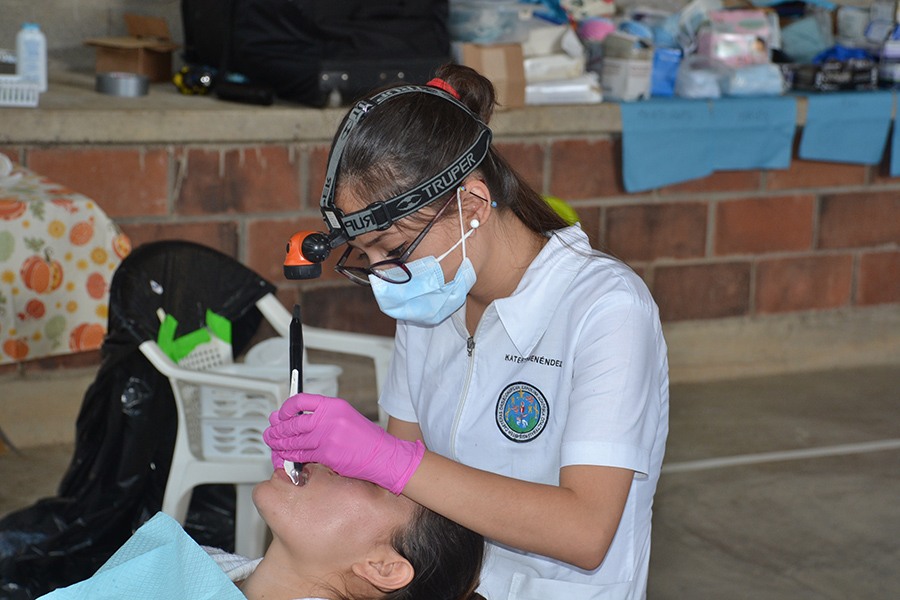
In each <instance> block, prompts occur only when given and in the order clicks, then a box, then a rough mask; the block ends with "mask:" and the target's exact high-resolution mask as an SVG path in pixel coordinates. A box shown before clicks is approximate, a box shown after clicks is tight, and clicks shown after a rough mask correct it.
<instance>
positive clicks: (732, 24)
mask: <svg viewBox="0 0 900 600" xmlns="http://www.w3.org/2000/svg"><path fill="white" fill-rule="evenodd" d="M708 17H709V23H708V24H705V25H703V26H702V27H701V29H700V31H699V33H698V34H697V54H700V55H702V56H709V57H711V58H715V59H718V60H720V61H722V62H723V63H725V64H727V65H729V66H732V67H742V66H746V65H755V64H763V63H767V62H770V60H769V34H770V31H769V21H768V19H767V18H766V15H765V13H764V12H763V11H761V10H718V11H712V12H710V13H709V15H708Z"/></svg>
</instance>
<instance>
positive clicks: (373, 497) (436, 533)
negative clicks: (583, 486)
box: [43, 464, 484, 600]
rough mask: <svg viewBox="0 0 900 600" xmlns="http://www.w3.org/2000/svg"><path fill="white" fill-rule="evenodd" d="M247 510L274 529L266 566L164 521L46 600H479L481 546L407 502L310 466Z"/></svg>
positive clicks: (258, 492)
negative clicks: (124, 599)
mask: <svg viewBox="0 0 900 600" xmlns="http://www.w3.org/2000/svg"><path fill="white" fill-rule="evenodd" d="M253 502H254V504H256V507H257V509H258V510H259V513H260V515H262V517H263V519H264V520H265V521H266V523H267V524H268V526H269V528H270V530H271V531H272V543H271V544H270V545H269V547H268V549H267V550H266V554H265V556H264V557H263V558H262V559H256V560H251V559H248V558H245V557H242V556H237V555H233V554H228V553H225V552H223V551H220V550H213V549H209V548H205V549H201V548H200V547H199V546H197V544H196V543H194V542H193V540H191V539H190V538H189V537H188V536H187V534H185V533H184V531H183V530H182V529H181V528H180V526H178V524H177V523H175V522H174V521H173V520H172V519H170V518H169V517H167V516H165V515H163V514H161V513H160V514H158V515H156V516H155V517H154V518H153V519H151V520H150V521H148V522H147V523H145V525H144V526H142V527H141V528H140V529H138V531H137V532H136V533H135V535H134V536H133V537H132V538H131V539H130V540H128V542H126V544H125V545H124V546H123V547H122V548H121V549H120V550H119V551H118V552H116V554H115V555H113V557H112V558H110V560H109V561H107V563H106V564H104V566H103V567H101V568H100V570H99V571H98V572H97V573H96V574H95V575H94V576H92V577H91V578H90V579H88V580H86V581H83V582H80V583H77V584H75V585H73V586H69V587H67V588H61V589H58V590H56V591H54V592H51V593H50V594H48V595H46V596H44V597H43V599H46V600H68V599H74V598H100V597H120V598H121V597H140V598H142V599H146V600H149V599H151V598H154V599H155V598H160V600H162V599H163V598H165V599H166V600H171V599H172V598H184V599H185V600H195V599H196V598H197V597H198V596H199V597H200V598H216V599H217V600H224V599H225V598H229V599H230V598H243V597H246V598H248V599H249V600H262V599H265V600H298V599H324V600H364V599H365V600H376V599H379V600H380V599H384V600H401V599H402V600H441V599H446V600H473V599H477V598H480V596H478V595H477V594H475V592H474V590H475V588H476V587H477V585H478V578H479V573H480V570H481V561H482V557H483V552H484V540H483V538H482V537H481V536H480V535H478V534H476V533H474V532H472V531H470V530H468V529H466V528H464V527H462V526H460V525H457V524H456V523H454V522H452V521H449V520H447V519H445V518H444V517H442V516H440V515H438V514H436V513H434V512H432V511H430V510H428V509H426V508H424V507H422V506H420V505H418V504H416V503H415V502H413V501H412V500H409V499H407V498H406V497H404V496H395V495H393V494H392V493H390V492H389V491H387V490H385V489H383V488H380V487H378V486H376V485H375V484H372V483H368V482H365V481H360V480H357V479H349V478H346V477H341V476H340V475H337V474H336V473H334V472H333V471H331V470H330V469H328V468H327V467H324V466H321V465H315V464H309V465H306V466H305V467H304V470H303V476H302V482H301V485H297V486H295V485H294V484H293V483H291V481H290V479H289V478H288V476H287V475H286V474H285V473H284V471H282V470H281V469H278V470H276V471H275V473H274V474H273V475H272V478H271V479H270V480H268V481H263V482H262V483H260V484H258V485H257V486H256V488H255V489H254V490H253ZM145 530H146V531H145ZM148 539H149V541H148ZM148 548H149V550H148ZM204 550H206V552H204ZM217 565H218V566H217ZM223 572H224V574H223ZM226 575H227V577H226ZM179 578H181V579H182V580H183V581H178V579H179ZM229 579H230V580H231V581H233V582H234V583H231V582H229ZM235 586H237V587H235ZM188 589H190V590H192V591H191V592H187V590H188ZM195 590H201V591H202V593H199V592H196V591H195ZM173 591H174V592H175V593H174V594H173Z"/></svg>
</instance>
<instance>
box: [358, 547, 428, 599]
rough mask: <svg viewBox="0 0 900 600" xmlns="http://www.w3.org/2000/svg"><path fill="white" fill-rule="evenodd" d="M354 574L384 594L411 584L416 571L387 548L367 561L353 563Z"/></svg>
mask: <svg viewBox="0 0 900 600" xmlns="http://www.w3.org/2000/svg"><path fill="white" fill-rule="evenodd" d="M351 569H352V570H353V573H354V574H355V575H356V576H357V577H360V578H361V579H364V580H366V581H368V582H369V583H370V584H372V585H373V586H375V587H376V588H378V589H379V590H381V591H382V592H390V591H393V590H399V589H400V588H402V587H404V586H405V585H407V584H409V582H410V581H412V579H413V575H415V570H414V569H413V566H412V565H411V564H410V562H409V561H408V560H406V559H405V558H403V557H402V556H400V554H399V553H397V551H396V550H394V549H393V548H390V547H387V548H384V549H383V550H382V551H380V552H378V553H377V554H374V555H370V556H367V557H366V559H365V560H361V561H359V562H356V563H353V566H352V567H351Z"/></svg>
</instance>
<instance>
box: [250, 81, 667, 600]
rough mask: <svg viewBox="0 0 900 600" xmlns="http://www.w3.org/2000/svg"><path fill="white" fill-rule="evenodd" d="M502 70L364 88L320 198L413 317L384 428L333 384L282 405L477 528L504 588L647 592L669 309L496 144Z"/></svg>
mask: <svg viewBox="0 0 900 600" xmlns="http://www.w3.org/2000/svg"><path fill="white" fill-rule="evenodd" d="M494 104H495V101H494V91H493V87H492V85H491V83H490V82H489V81H488V80H487V79H485V78H484V77H482V76H480V75H479V74H478V73H476V72H475V71H473V70H471V69H468V68H466V67H462V66H457V65H447V66H445V67H442V68H441V69H440V70H439V72H438V78H436V79H434V80H432V81H431V82H429V84H428V85H427V86H399V87H394V88H389V89H387V90H386V91H382V92H380V93H377V94H373V95H372V96H370V97H368V98H366V99H365V100H362V101H360V102H358V103H357V104H356V105H355V106H354V107H353V108H352V109H351V110H350V112H349V113H348V115H347V116H346V117H345V119H344V122H343V124H342V126H341V128H340V130H339V132H338V134H337V135H336V137H335V140H334V143H333V146H332V151H331V156H330V158H329V164H328V172H327V174H326V182H325V186H324V190H323V195H322V212H323V214H324V216H325V220H326V223H327V224H328V226H329V229H330V231H331V233H330V240H331V245H332V247H335V246H338V245H340V244H343V243H345V242H346V243H347V248H346V251H345V252H344V255H343V256H342V257H341V259H340V261H339V262H338V265H337V267H336V268H337V270H338V271H339V272H341V273H343V274H344V275H346V276H347V277H349V278H350V279H352V280H353V281H355V282H357V283H360V284H363V285H370V286H371V287H372V291H373V293H374V295H375V298H376V300H377V302H378V305H379V307H380V308H381V310H382V311H383V312H385V313H386V314H388V315H390V316H392V317H394V318H396V319H397V332H396V339H395V351H394V356H393V361H392V366H391V373H390V376H389V379H388V382H387V384H386V385H385V387H384V389H383V390H382V391H381V398H380V405H381V406H382V408H383V409H384V410H385V411H386V412H387V413H388V414H389V415H390V419H389V423H388V427H387V431H386V432H385V431H384V430H383V429H381V428H380V427H378V426H377V425H376V424H374V423H372V422H370V421H369V420H368V419H366V418H365V417H363V416H362V415H361V414H359V413H358V412H357V411H355V410H354V409H353V408H352V407H351V406H350V405H349V404H348V403H346V402H345V401H343V400H341V399H337V398H327V397H322V396H315V395H309V394H298V395H296V396H293V397H291V398H289V399H288V400H287V401H286V402H285V404H284V405H283V407H282V408H281V409H280V410H279V411H277V412H275V413H273V414H272V416H271V418H270V422H271V427H270V428H269V429H267V430H266V433H265V439H266V441H267V443H268V444H269V445H270V446H271V447H272V449H273V460H274V462H275V463H276V467H280V466H281V464H282V463H283V462H284V461H295V462H302V463H305V462H320V463H323V464H325V465H328V466H329V467H331V468H332V469H334V471H336V472H337V473H340V474H342V475H345V476H347V477H355V478H360V479H366V480H368V481H372V482H374V483H377V484H378V485H380V486H382V487H384V488H387V489H388V490H391V491H392V492H394V493H395V494H401V493H402V494H403V495H405V496H407V497H409V498H410V499H412V500H414V501H416V502H418V503H420V504H422V505H424V506H427V507H428V508H430V509H432V510H434V511H436V512H438V513H440V514H442V515H444V516H446V517H448V518H450V519H452V520H454V521H457V522H458V523H460V524H462V525H464V526H466V527H468V528H470V529H472V530H474V531H476V532H478V533H480V534H483V535H484V536H485V537H486V538H488V540H489V541H488V543H489V548H488V553H487V556H486V562H485V567H484V569H483V573H482V582H481V586H480V588H479V591H480V592H481V593H482V594H483V595H485V596H486V597H487V598H488V599H489V600H500V599H504V600H506V599H510V600H512V599H516V600H548V599H550V600H553V599H559V600H562V599H566V600H588V599H604V600H607V599H619V598H622V599H625V598H644V597H646V588H647V572H648V565H649V558H650V525H651V512H652V503H653V496H654V493H655V491H656V485H657V481H658V479H659V474H660V468H661V465H662V460H663V454H664V448H665V441H666V436H667V433H668V413H669V410H668V366H667V360H666V346H665V341H664V339H663V334H662V329H661V326H660V321H659V315H658V310H657V307H656V304H655V303H654V301H653V299H652V298H651V296H650V293H649V292H648V290H647V288H646V286H645V285H644V284H643V282H642V281H641V279H640V278H639V277H637V276H636V275H635V274H634V273H633V272H632V271H631V270H630V269H629V268H628V267H627V266H626V265H624V264H623V263H621V262H620V261H618V260H615V259H613V258H611V257H609V256H606V255H604V254H601V253H599V252H597V251H594V250H592V249H591V248H590V245H589V243H588V240H587V236H586V235H585V234H584V233H583V232H582V231H581V230H580V228H579V227H577V226H572V227H567V226H566V223H565V222H563V221H562V219H560V218H559V217H558V216H557V215H556V214H555V213H554V212H553V211H552V210H551V209H550V208H549V207H548V206H547V204H546V203H545V202H544V201H543V200H542V198H541V197H540V196H539V195H538V194H537V193H536V192H535V191H534V190H532V189H530V188H529V187H528V185H527V184H526V183H525V182H524V181H523V180H522V178H521V177H520V176H519V175H518V174H516V173H515V172H514V171H513V170H512V168H511V167H510V166H509V165H508V164H507V163H506V162H505V161H504V160H503V158H502V157H501V156H500V155H499V154H498V153H497V152H496V151H495V150H494V148H493V146H491V143H490V142H491V131H490V129H489V128H488V127H487V125H486V123H487V122H488V120H489V119H490V116H491V114H492V111H493V107H494Z"/></svg>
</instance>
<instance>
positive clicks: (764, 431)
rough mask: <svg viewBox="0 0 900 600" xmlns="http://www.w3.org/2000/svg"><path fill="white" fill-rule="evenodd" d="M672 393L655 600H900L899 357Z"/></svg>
mask: <svg viewBox="0 0 900 600" xmlns="http://www.w3.org/2000/svg"><path fill="white" fill-rule="evenodd" d="M671 396H672V406H671V423H670V425H671V434H670V437H669V444H668V449H667V456H666V462H665V466H664V472H663V476H662V478H661V480H660V486H659V491H658V493H657V496H656V507H655V508H656V511H655V515H654V530H653V552H652V558H651V565H650V585H649V593H648V598H650V600H675V599H677V600H683V599H686V598H690V599H691V600H705V599H710V600H712V599H715V600H723V599H727V600H739V599H742V598H752V599H754V600H758V599H766V600H798V599H806V598H810V599H812V598H815V599H835V600H837V599H841V600H845V599H850V598H867V599H894V598H900V569H898V568H897V565H900V508H898V499H900V365H897V366H888V367H869V368H857V369H853V370H847V371H839V370H831V371H828V372H818V373H806V374H794V375H781V376H775V377H763V378H754V379H735V380H730V381H717V382H710V383H690V384H678V385H673V386H672V390H671ZM70 453H71V446H70V445H65V444H64V445H55V446H47V447H41V448H29V449H27V451H25V453H24V455H22V456H18V455H16V454H14V453H11V452H7V453H6V454H4V455H0V482H3V483H2V485H0V515H3V514H6V513H8V512H9V511H12V510H15V509H16V508H18V507H20V506H26V505H28V504H30V503H32V502H33V501H34V500H35V499H37V498H40V497H43V496H48V495H52V494H53V493H54V489H55V486H56V484H57V482H58V480H59V477H60V475H61V473H62V471H63V470H64V469H65V467H66V466H67V464H68V460H69V455H70ZM553 600H556V599H553ZM560 600H561V599H560Z"/></svg>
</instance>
